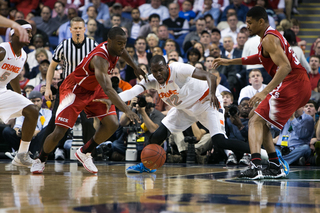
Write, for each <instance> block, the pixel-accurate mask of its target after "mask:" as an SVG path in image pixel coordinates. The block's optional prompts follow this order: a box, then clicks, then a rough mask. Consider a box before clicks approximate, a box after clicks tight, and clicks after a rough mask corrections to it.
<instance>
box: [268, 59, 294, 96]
mask: <svg viewBox="0 0 320 213" xmlns="http://www.w3.org/2000/svg"><path fill="white" fill-rule="evenodd" d="M290 71H291V66H290V65H284V66H280V67H279V69H278V71H277V72H276V74H275V76H274V77H273V79H272V80H271V81H270V82H269V84H268V85H267V86H266V87H265V88H264V90H263V91H264V92H265V93H266V94H268V93H270V92H271V91H272V90H274V88H276V87H277V86H278V85H279V84H280V83H281V82H282V81H283V80H284V79H285V77H286V76H287V75H288V74H289V73H290Z"/></svg>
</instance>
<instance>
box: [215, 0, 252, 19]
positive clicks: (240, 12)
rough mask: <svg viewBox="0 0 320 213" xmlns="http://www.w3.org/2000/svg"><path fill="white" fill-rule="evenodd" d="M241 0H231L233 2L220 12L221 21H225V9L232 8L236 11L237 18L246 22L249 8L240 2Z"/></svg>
mask: <svg viewBox="0 0 320 213" xmlns="http://www.w3.org/2000/svg"><path fill="white" fill-rule="evenodd" d="M242 2H243V0H233V3H232V4H230V5H229V6H228V7H226V8H225V9H224V11H223V13H222V16H221V21H227V11H228V10H229V9H230V8H232V9H235V10H236V12H237V17H238V20H240V21H242V22H246V15H247V12H248V11H249V8H248V7H247V6H245V5H243V4H242Z"/></svg>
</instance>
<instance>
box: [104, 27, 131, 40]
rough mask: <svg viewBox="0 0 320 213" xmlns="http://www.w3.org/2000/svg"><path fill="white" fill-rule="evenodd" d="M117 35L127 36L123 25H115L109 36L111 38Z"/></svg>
mask: <svg viewBox="0 0 320 213" xmlns="http://www.w3.org/2000/svg"><path fill="white" fill-rule="evenodd" d="M117 35H120V36H127V34H126V32H124V31H123V29H122V28H121V27H113V28H111V29H110V30H109V32H108V38H110V39H111V40H113V39H115V38H116V37H117Z"/></svg>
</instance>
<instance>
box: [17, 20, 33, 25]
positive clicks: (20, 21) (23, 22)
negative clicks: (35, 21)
mask: <svg viewBox="0 0 320 213" xmlns="http://www.w3.org/2000/svg"><path fill="white" fill-rule="evenodd" d="M15 22H17V23H18V24H20V25H24V24H30V23H29V22H27V21H25V20H16V21H15Z"/></svg>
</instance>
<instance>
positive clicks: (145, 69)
mask: <svg viewBox="0 0 320 213" xmlns="http://www.w3.org/2000/svg"><path fill="white" fill-rule="evenodd" d="M138 67H139V68H141V69H142V70H143V71H144V73H145V74H149V71H148V65H146V64H139V65H138ZM140 81H141V80H140V79H139V78H135V79H132V80H130V82H129V83H130V85H131V86H134V85H136V84H137V83H139V82H140Z"/></svg>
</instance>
